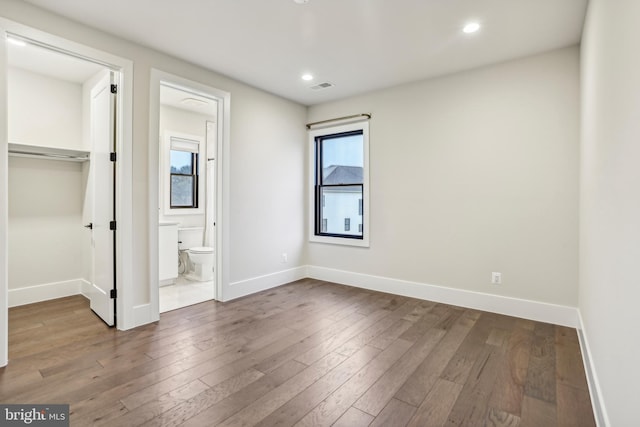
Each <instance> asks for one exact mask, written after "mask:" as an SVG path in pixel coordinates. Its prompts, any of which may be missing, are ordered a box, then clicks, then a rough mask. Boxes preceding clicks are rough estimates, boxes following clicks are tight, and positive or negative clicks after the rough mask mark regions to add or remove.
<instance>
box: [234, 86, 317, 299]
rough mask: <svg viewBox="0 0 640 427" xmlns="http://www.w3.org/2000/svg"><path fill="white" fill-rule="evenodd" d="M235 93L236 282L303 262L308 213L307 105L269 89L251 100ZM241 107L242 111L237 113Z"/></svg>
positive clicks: (292, 266) (296, 265)
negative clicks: (278, 96) (279, 96)
mask: <svg viewBox="0 0 640 427" xmlns="http://www.w3.org/2000/svg"><path fill="white" fill-rule="evenodd" d="M234 96H235V95H234V93H233V92H231V108H232V111H231V191H230V193H231V194H230V197H231V241H230V244H231V261H230V262H231V282H232V283H234V282H237V281H240V280H243V279H245V278H247V277H258V276H262V275H266V274H269V273H272V272H274V271H280V270H284V269H290V268H294V267H298V266H300V265H303V264H304V258H303V248H304V246H305V241H304V235H305V222H304V220H305V218H306V217H305V200H306V199H305V188H306V175H305V164H306V157H305V141H306V128H305V126H304V125H305V123H306V108H304V107H300V106H299V105H296V104H293V103H291V102H288V101H285V100H282V99H276V98H273V97H272V96H269V95H267V94H256V96H254V97H252V99H251V102H246V101H245V100H243V99H238V97H235V98H234ZM238 104H240V105H238ZM234 108H235V109H236V110H234ZM238 110H241V111H242V114H238V113H234V111H238ZM239 141H244V143H239ZM282 253H286V254H287V255H288V262H287V263H283V262H282V258H281V255H282ZM232 295H234V296H235V295H236V294H233V293H232Z"/></svg>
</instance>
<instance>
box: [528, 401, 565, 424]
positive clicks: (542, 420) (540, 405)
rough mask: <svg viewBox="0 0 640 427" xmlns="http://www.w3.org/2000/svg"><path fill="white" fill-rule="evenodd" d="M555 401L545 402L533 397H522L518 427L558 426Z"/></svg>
mask: <svg viewBox="0 0 640 427" xmlns="http://www.w3.org/2000/svg"><path fill="white" fill-rule="evenodd" d="M559 425H560V424H558V419H557V409H556V405H555V403H549V402H545V401H544V400H539V399H536V398H534V397H529V396H526V395H525V396H524V398H523V399H522V415H521V416H520V425H519V426H518V427H540V426H559Z"/></svg>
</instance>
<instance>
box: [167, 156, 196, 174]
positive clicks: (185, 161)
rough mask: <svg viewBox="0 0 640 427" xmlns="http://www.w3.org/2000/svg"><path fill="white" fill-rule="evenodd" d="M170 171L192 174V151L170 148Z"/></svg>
mask: <svg viewBox="0 0 640 427" xmlns="http://www.w3.org/2000/svg"><path fill="white" fill-rule="evenodd" d="M171 173H180V174H185V175H192V174H193V153H190V152H187V151H179V150H171Z"/></svg>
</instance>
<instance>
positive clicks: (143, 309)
mask: <svg viewBox="0 0 640 427" xmlns="http://www.w3.org/2000/svg"><path fill="white" fill-rule="evenodd" d="M152 322H153V320H152V319H151V304H140V305H136V306H134V307H133V324H132V325H131V324H127V325H126V329H132V328H137V327H138V326H142V325H146V324H147V323H152ZM122 326H124V325H122Z"/></svg>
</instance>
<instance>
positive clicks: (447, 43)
mask: <svg viewBox="0 0 640 427" xmlns="http://www.w3.org/2000/svg"><path fill="white" fill-rule="evenodd" d="M25 1H28V2H29V3H33V4H35V5H38V6H40V7H42V8H44V9H48V10H51V11H53V12H56V13H58V14H60V15H64V16H67V17H69V18H71V19H74V20H77V21H80V22H83V23H85V24H87V25H89V26H92V27H95V28H99V29H101V30H103V31H106V32H109V33H112V34H116V35H118V36H120V37H123V38H125V39H129V40H132V41H134V42H137V43H140V44H142V45H145V46H149V47H152V48H155V49H157V50H160V51H164V52H166V53H169V54H171V55H173V56H176V57H178V58H181V59H183V60H186V61H189V62H192V63H195V64H198V65H201V66H203V67H206V68H209V69H212V70H215V71H218V72H220V73H222V74H226V75H228V76H231V77H233V78H235V79H238V80H240V81H243V82H246V83H248V84H251V85H253V86H256V87H259V88H262V89H264V90H266V91H269V92H272V93H275V94H278V95H281V96H283V97H285V98H288V99H291V100H294V101H297V102H300V103H302V104H305V105H312V104H317V103H320V102H325V101H330V100H335V99H338V98H343V97H347V96H350V95H354V94H358V93H362V92H367V91H371V90H375V89H379V88H384V87H389V86H394V85H398V84H402V83H406V82H411V81H416V80H421V79H424V78H428V77H434V76H439V75H443V74H449V73H453V72H456V71H461V70H466V69H471V68H475V67H479V66H482V65H487V64H491V63H496V62H500V61H505V60H508V59H512V58H518V57H523V56H527V55H531V54H535V53H539V52H544V51H547V50H551V49H556V48H560V47H565V46H570V45H574V44H576V43H578V42H579V40H580V36H581V33H582V26H583V22H584V15H585V10H586V5H587V0H309V2H308V3H306V4H297V3H295V2H294V1H293V0H180V1H178V0H135V1H131V0H110V1H104V0H56V1H51V0H25ZM471 20H476V21H478V22H480V23H481V24H482V28H481V30H480V31H479V32H478V33H475V34H472V35H467V34H463V33H462V32H461V29H462V27H463V26H464V24H465V23H467V22H468V21H471ZM305 72H308V73H311V74H313V75H314V76H315V79H314V80H313V81H311V82H304V81H302V80H301V79H300V76H301V75H302V74H303V73H305ZM323 82H330V83H333V84H334V85H335V86H334V87H331V88H328V89H324V90H319V91H314V90H311V89H310V87H311V86H314V85H317V84H319V83H323Z"/></svg>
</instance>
